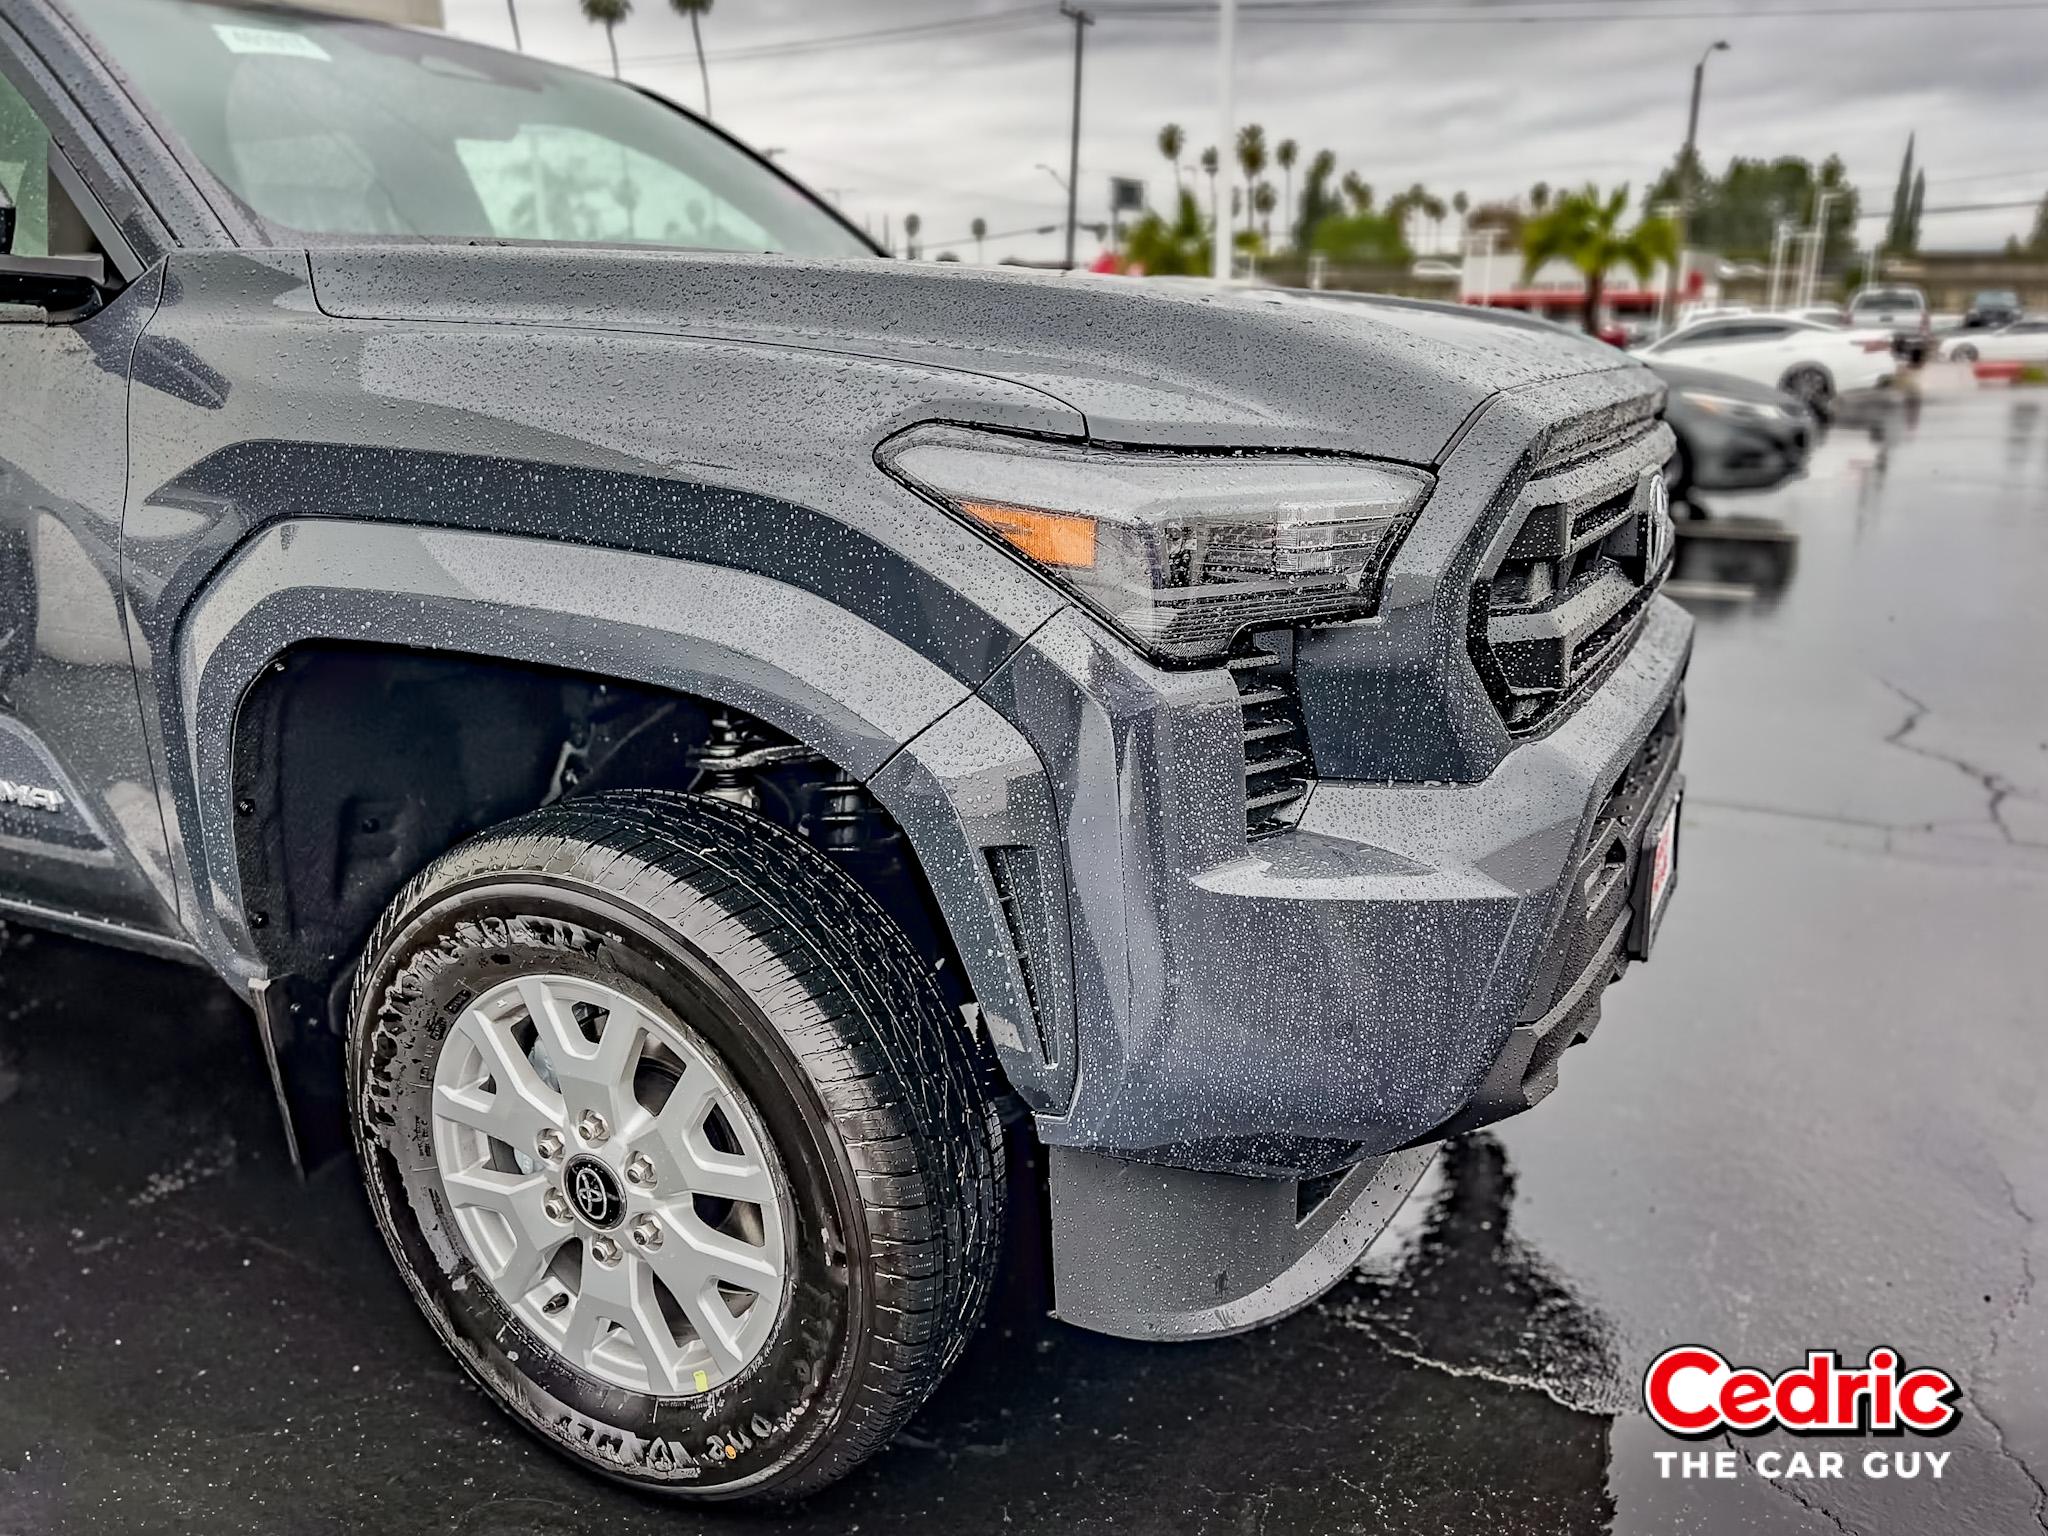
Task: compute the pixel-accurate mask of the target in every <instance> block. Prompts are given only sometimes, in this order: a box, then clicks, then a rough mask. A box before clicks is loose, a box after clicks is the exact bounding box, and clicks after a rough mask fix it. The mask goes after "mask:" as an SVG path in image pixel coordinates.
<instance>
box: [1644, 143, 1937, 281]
mask: <svg viewBox="0 0 2048 1536" xmlns="http://www.w3.org/2000/svg"><path fill="white" fill-rule="evenodd" d="M1692 184H1693V197H1692V215H1691V218H1690V221H1689V228H1690V235H1689V239H1690V241H1691V243H1692V244H1694V245H1696V246H1701V247H1704V248H1706V249H1708V250H1712V251H1718V252H1720V253H1721V254H1722V255H1723V256H1727V257H1730V258H1732V259H1735V260H1741V261H1768V260H1770V257H1771V249H1772V245H1773V241H1774V238H1775V236H1776V233H1777V228H1778V224H1779V222H1780V221H1781V220H1790V221H1792V222H1793V223H1795V224H1797V225H1800V226H1802V227H1804V226H1806V225H1809V224H1811V222H1812V220H1813V214H1814V209H1815V208H1816V207H1817V206H1818V204H1819V194H1820V193H1822V192H1827V193H1831V194H1833V195H1832V196H1831V197H1830V198H1829V201H1828V210H1827V228H1826V230H1825V231H1824V239H1823V242H1822V252H1821V254H1822V258H1823V264H1824V265H1826V266H1828V267H1830V268H1833V269H1835V270H1839V269H1840V268H1841V266H1842V265H1843V264H1844V263H1846V262H1847V260H1848V259H1849V257H1850V255H1851V254H1852V253H1853V252H1854V250H1855V244H1856V238H1855V234H1856V216H1857V213H1858V211H1859V207H1860V204H1859V202H1858V199H1857V195H1856V189H1855V188H1854V187H1852V186H1850V185H1849V173H1848V169H1847V168H1846V167H1845V166H1844V165H1843V164H1842V160H1841V157H1840V156H1839V155H1830V156H1828V158H1827V159H1825V160H1823V161H1822V162H1821V163H1820V165H1819V167H1818V168H1816V167H1815V166H1814V165H1813V163H1812V162H1811V161H1807V160H1802V159H1800V158H1798V157H1797V156H1794V155H1781V156H1780V157H1779V158H1777V159H1775V160H1745V159H1742V158H1740V157H1739V156H1738V157H1737V158H1735V159H1733V160H1730V161H1729V162H1728V169H1727V171H1726V172H1724V173H1723V174H1722V175H1720V176H1714V175H1712V174H1710V173H1708V172H1706V171H1705V170H1704V168H1703V167H1701V166H1699V165H1698V163H1697V162H1695V164H1694V168H1693V178H1692ZM1910 196H1911V194H1910V192H1909V193H1908V198H1909V200H1910ZM1677 201H1678V165H1677V162H1676V161H1675V160H1674V161H1673V163H1672V165H1671V166H1670V167H1669V168H1668V169H1666V170H1665V171H1664V173H1663V174H1662V175H1660V176H1659V177H1658V178H1657V180H1656V181H1655V182H1653V183H1652V184H1651V186H1650V190H1649V195H1648V196H1647V197H1646V198H1645V199H1644V207H1645V209H1646V210H1647V209H1650V208H1654V207H1656V206H1657V205H1658V204H1659V203H1675V202H1677Z"/></svg>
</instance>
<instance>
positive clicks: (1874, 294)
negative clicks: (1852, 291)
mask: <svg viewBox="0 0 2048 1536" xmlns="http://www.w3.org/2000/svg"><path fill="white" fill-rule="evenodd" d="M1919 307H1920V295H1919V294H1917V293H1915V292H1914V291H1913V290H1912V289H1910V288H1877V289H1873V290H1872V291H1871V292H1869V293H1859V294H1857V295H1856V302H1855V304H1854V305H1852V306H1851V308H1854V309H1918V308H1919Z"/></svg>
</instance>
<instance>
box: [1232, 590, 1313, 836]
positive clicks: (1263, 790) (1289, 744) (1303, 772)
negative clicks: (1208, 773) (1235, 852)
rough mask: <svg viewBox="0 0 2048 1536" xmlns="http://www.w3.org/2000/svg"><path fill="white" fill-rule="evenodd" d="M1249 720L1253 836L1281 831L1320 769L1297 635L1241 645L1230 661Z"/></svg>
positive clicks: (1248, 807) (1247, 777)
mask: <svg viewBox="0 0 2048 1536" xmlns="http://www.w3.org/2000/svg"><path fill="white" fill-rule="evenodd" d="M1229 667H1230V680H1231V682H1232V683H1233V684H1234V685H1235V686H1236V688H1237V701H1238V708H1239V710H1240V711H1241V712H1242V714H1243V716H1244V727H1243V742H1244V826H1245V833H1246V835H1247V836H1249V837H1259V836H1262V835H1264V834H1265V833H1268V832H1277V831H1279V830H1280V829H1281V828H1283V827H1285V826H1287V825H1288V824H1289V822H1288V818H1289V816H1290V815H1291V813H1292V812H1293V811H1294V809H1295V807H1297V806H1298V805H1300V803H1301V802H1302V801H1303V800H1305V799H1307V798H1308V792H1309V789H1310V788H1311V787H1312V786H1313V785H1314V783H1315V776H1316V770H1315V764H1314V762H1313V761H1312V760H1311V758H1310V755H1309V747H1308V731H1307V729H1306V728H1305V727H1304V726H1303V724H1302V718H1301V699H1300V697H1299V696H1298V695H1297V694H1296V693H1295V691H1294V635H1293V632H1292V631H1289V630H1280V631H1276V632H1273V633H1269V634H1264V635H1252V636H1248V637H1246V638H1245V639H1243V640H1240V641H1239V642H1238V645H1237V649H1236V652H1235V654H1233V655H1232V656H1231V658H1230V661H1229Z"/></svg>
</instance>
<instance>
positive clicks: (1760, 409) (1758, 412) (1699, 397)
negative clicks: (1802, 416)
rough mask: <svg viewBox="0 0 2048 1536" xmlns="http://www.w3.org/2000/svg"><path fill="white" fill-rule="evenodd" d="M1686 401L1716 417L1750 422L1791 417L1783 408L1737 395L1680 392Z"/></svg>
mask: <svg viewBox="0 0 2048 1536" xmlns="http://www.w3.org/2000/svg"><path fill="white" fill-rule="evenodd" d="M1679 393H1680V394H1682V395H1683V396H1684V397H1685V398H1686V399H1687V400H1688V401H1690V402H1691V403H1692V404H1694V405H1696V406H1698V407H1699V408H1700V409H1701V410H1703V411H1711V412H1712V413H1713V414H1714V415H1716V416H1746V417H1748V418H1749V419H1750V420H1752V421H1784V420H1787V419H1788V418H1789V417H1790V416H1791V412H1789V411H1787V410H1786V409H1785V408H1784V407H1783V406H1780V405H1771V404H1769V403H1767V402H1765V401H1762V400H1745V399H1743V398H1742V397H1741V396H1739V395H1717V394H1714V393H1712V392H1711V391H1709V390H1704V389H1685V390H1680V391H1679Z"/></svg>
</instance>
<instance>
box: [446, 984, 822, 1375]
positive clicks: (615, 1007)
mask: <svg viewBox="0 0 2048 1536" xmlns="http://www.w3.org/2000/svg"><path fill="white" fill-rule="evenodd" d="M433 1134H434V1150H435V1157H436V1162H437V1166H438V1169H439V1175H440V1181H441V1188H442V1193H443V1194H444V1196H445V1197H446V1200H447V1203H448V1206H449V1208H450V1210H451V1212H452V1214H453V1216H454V1221H455V1225H456V1227H457V1229H458V1230H459V1232H460V1233H461V1236H462V1240H463V1242H464V1243H465V1244H466V1245H467V1247H468V1249H469V1257H470V1259H471V1260H472V1261H473V1262H474V1263H475V1265H476V1267H477V1269H478V1270H479V1271H480V1272H481V1274H482V1275H483V1276H484V1278H485V1279H486V1280H488V1282H489V1283H490V1285H491V1286H492V1288H493V1289H494V1290H495V1291H496V1292H497V1293H498V1296H499V1297H500V1298H501V1299H502V1300H503V1301H504V1303H505V1304H506V1306H508V1307H509V1308H511V1310H512V1311H513V1312H514V1313H515V1314H516V1315H517V1316H518V1318H519V1319H520V1321H521V1322H522V1323H524V1324H525V1325H526V1326H527V1327H528V1328H529V1329H530V1330H532V1332H533V1333H534V1334H535V1335H537V1336H538V1337H539V1338H540V1339H541V1340H542V1341H543V1342H545V1343H546V1344H547V1345H548V1346H549V1347H551V1348H552V1349H554V1350H556V1351H557V1352H558V1353H560V1354H561V1355H562V1356H563V1357H564V1358H565V1359H566V1360H567V1361H568V1362H569V1363H570V1364H571V1365H572V1366H574V1367H575V1368H576V1369H578V1370H580V1371H583V1372H585V1373H587V1374H588V1375H590V1376H593V1377H595V1378H597V1379H598V1380H599V1381H601V1382H603V1383H605V1384H607V1385H609V1386H614V1387H620V1388H624V1389H626V1390H629V1391H635V1392H645V1393H650V1394H652V1395H654V1396H658V1397H674V1396H679V1395H687V1394H692V1393H704V1392H707V1391H710V1390H711V1389H712V1388H714V1387H716V1386H718V1385H720V1384H722V1383H724V1382H727V1381H730V1380H732V1379H733V1378H734V1377H736V1376H738V1375H739V1374H740V1373H741V1372H743V1371H744V1370H745V1369H746V1367H747V1365H748V1364H749V1362H751V1361H752V1360H753V1359H754V1357H755V1356H756V1355H758V1354H759V1353H760V1351H761V1348H762V1346H763V1345H764V1344H765V1343H766V1342H767V1340H768V1338H769V1337H770V1335H771V1334H772V1333H773V1332H774V1328H775V1323H776V1319H777V1318H778V1316H779V1315H780V1313H781V1311H782V1307H783V1300H784V1294H785V1289H786V1280H787V1278H788V1273H789V1268H790V1266H789V1262H788V1257H787V1244H786V1240H785V1239H786V1234H785V1231H784V1225H785V1211H786V1205H787V1201H786V1198H785V1193H784V1181H783V1173H782V1169H781V1166H780V1163H779V1161H778V1160H777V1157H776V1153H775V1149H774V1146H773V1143H772V1142H771V1141H770V1140H769V1138H768V1136H767V1135H766V1133H765V1132H764V1131H763V1130H762V1128H761V1126H760V1124H759V1121H758V1117H757V1116H756V1115H755V1114H754V1112H753V1109H752V1107H751V1105H750V1104H748V1102H747V1101H746V1099H745V1097H744V1096H743V1095H742V1094H741V1093H740V1091H739V1090H738V1089H737V1088H736V1087H735V1086H734V1084H733V1081H732V1079H731V1078H730V1077H729V1076H728V1075H727V1073H726V1072H725V1070H724V1069H723V1067H722V1066H721V1065H720V1063H719V1062H718V1060H717V1059H716V1057H715V1056H714V1055H713V1054H712V1052H711V1051H710V1050H709V1049H708V1048H706V1047H705V1046H704V1045H703V1044H702V1042H701V1041H700V1040H698V1039H697V1038H696V1036H695V1035H694V1034H693V1033H692V1032H691V1031H690V1030H689V1029H688V1027H687V1026H686V1025H684V1024H683V1023H682V1022H681V1021H679V1020H677V1019H674V1018H671V1017H668V1016H667V1015H666V1014H665V1013H663V1012H662V1011H661V1010H659V1009H657V1008H655V1007H653V1006H651V1005H648V1004H645V1003H642V1002H639V1001H636V1000H635V999H633V998H631V997H628V996H626V995H625V994H624V993H622V992H619V991H616V990H614V989H612V988H610V987H605V986H602V985H599V984H598V983H596V982H592V981H587V980H584V979H582V978H580V977H574V976H564V975H533V976H522V977H518V978H516V979H514V980H510V981H506V982H504V983H501V984H500V985H498V986H495V987H492V988H491V989H489V990H488V991H486V992H484V993H483V994H482V995H480V996H479V997H478V998H477V999H476V1000H475V1001H474V1002H472V1003H471V1004H470V1005H469V1006H468V1007H467V1008H466V1009H465V1010H464V1011H463V1013H462V1014H461V1015H460V1017H459V1018H458V1019H457V1021H456V1022H455V1024H454V1025H453V1027H452V1028H450V1030H449V1032H448V1035H447V1038H446V1039H445V1040H444V1041H443V1042H442V1045H441V1049H440V1055H439V1057H438V1059H437V1062H436V1065H435V1071H434V1094H433Z"/></svg>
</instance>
